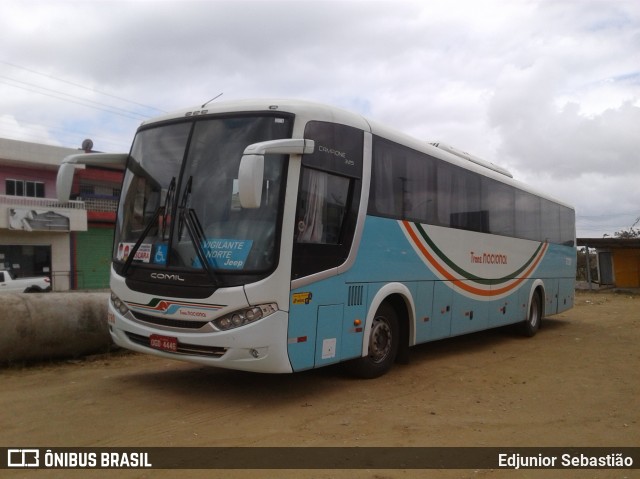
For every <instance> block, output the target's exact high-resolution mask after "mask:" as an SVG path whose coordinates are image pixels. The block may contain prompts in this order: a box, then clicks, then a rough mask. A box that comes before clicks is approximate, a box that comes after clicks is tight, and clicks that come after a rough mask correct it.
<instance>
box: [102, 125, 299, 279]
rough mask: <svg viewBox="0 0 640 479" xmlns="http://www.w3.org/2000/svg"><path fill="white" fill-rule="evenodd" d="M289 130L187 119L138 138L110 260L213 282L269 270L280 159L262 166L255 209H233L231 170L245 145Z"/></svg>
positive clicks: (281, 179) (280, 188)
mask: <svg viewBox="0 0 640 479" xmlns="http://www.w3.org/2000/svg"><path fill="white" fill-rule="evenodd" d="M291 124H292V119H291V118H290V117H287V116H282V115H280V116H267V115H264V116H235V117H214V118H213V119H211V118H210V119H206V120H205V119H198V120H195V119H193V118H191V119H189V121H184V122H180V123H172V124H165V125H162V126H157V127H153V128H148V129H143V130H141V131H140V132H138V134H137V135H136V138H135V140H134V143H133V147H132V150H131V155H130V158H129V161H128V164H127V170H126V174H125V178H124V181H123V190H122V193H121V198H122V200H121V202H120V206H119V210H118V220H117V227H116V238H115V242H114V253H113V256H114V258H113V259H114V261H115V262H116V263H127V260H129V261H128V264H135V265H136V266H141V265H145V264H146V265H152V266H154V267H165V268H179V269H184V268H186V269H191V270H203V269H204V270H206V271H208V272H210V273H211V274H215V276H218V277H219V276H220V275H225V274H230V273H242V274H250V273H259V272H265V271H269V270H271V269H273V268H274V267H275V263H276V258H277V250H276V245H277V240H278V237H279V228H278V224H279V221H278V218H279V213H280V210H281V204H282V202H283V199H284V185H285V175H286V164H287V163H286V162H287V157H286V155H273V156H270V157H269V158H268V160H267V161H265V171H264V183H263V194H262V204H261V206H260V208H255V209H243V208H242V207H241V206H240V202H239V199H238V180H237V178H238V167H239V164H240V159H241V157H242V153H243V151H244V149H245V148H246V147H247V146H248V145H250V144H252V143H257V142H261V141H267V140H276V139H282V138H289V137H290V135H291V129H292V127H291ZM131 254H133V258H130V256H131Z"/></svg>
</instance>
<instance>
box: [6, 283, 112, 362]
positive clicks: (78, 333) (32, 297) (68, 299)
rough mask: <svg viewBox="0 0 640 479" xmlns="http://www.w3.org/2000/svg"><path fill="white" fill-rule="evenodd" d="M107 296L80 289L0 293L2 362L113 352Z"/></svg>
mask: <svg viewBox="0 0 640 479" xmlns="http://www.w3.org/2000/svg"><path fill="white" fill-rule="evenodd" d="M108 297H109V294H108V293H79V292H73V293H47V294H37V293H36V294H23V293H4V294H2V295H0V362H3V363H6V362H11V361H31V360H43V359H55V358H75V357H80V356H83V355H87V354H97V353H102V352H107V351H109V349H111V348H112V347H113V343H112V341H111V337H110V336H109V331H108V327H107V300H108Z"/></svg>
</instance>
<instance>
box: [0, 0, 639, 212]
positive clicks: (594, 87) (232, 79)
mask: <svg viewBox="0 0 640 479" xmlns="http://www.w3.org/2000/svg"><path fill="white" fill-rule="evenodd" d="M0 42H1V44H2V45H3V51H2V54H0V96H1V97H2V98H3V112H2V114H3V115H8V116H9V117H10V118H11V119H12V121H15V122H17V123H18V124H20V125H23V126H24V125H30V126H31V125H33V126H34V127H35V126H37V128H35V130H36V131H40V133H39V134H38V137H40V138H46V140H43V141H46V142H54V143H58V144H63V145H65V146H72V147H76V146H77V145H78V144H79V143H80V142H81V141H82V139H84V138H85V137H92V138H93V139H94V142H95V143H96V146H97V147H100V148H102V149H105V150H107V151H113V150H124V149H126V148H127V147H128V145H129V144H130V142H131V140H132V137H133V134H134V132H135V129H136V128H137V126H138V124H139V122H140V118H141V117H148V116H153V115H155V114H157V110H154V109H152V108H148V107H147V106H142V105H148V106H152V107H155V108H158V109H160V110H165V111H169V110H173V109H177V108H182V107H186V106H189V105H198V104H202V103H204V102H205V101H208V100H209V99H211V98H213V97H214V96H216V95H218V94H219V93H224V95H223V96H222V98H221V100H233V99H240V98H250V97H289V98H304V99H309V100H315V101H320V102H324V103H330V104H334V105H336V106H341V107H344V108H347V109H350V110H355V111H357V112H360V113H362V114H364V115H366V116H367V117H368V118H370V119H371V120H374V121H378V122H381V123H383V124H387V125H389V126H392V127H395V128H397V129H399V130H402V131H404V132H406V133H409V134H411V135H414V136H416V137H418V138H423V139H424V140H425V141H431V140H439V141H444V142H447V143H450V144H453V145H455V146H458V147H460V148H462V149H464V150H466V151H469V152H471V153H474V154H476V155H478V156H480V157H483V158H486V159H487V160H490V161H494V162H496V163H498V164H502V165H504V166H507V167H508V168H510V169H512V170H513V171H514V172H515V173H516V175H517V176H519V177H520V178H521V179H524V180H526V181H527V182H531V183H532V184H534V185H539V186H542V187H543V188H546V187H547V186H548V187H549V189H548V190H546V189H545V191H548V192H553V191H556V189H557V188H559V187H560V188H561V190H562V191H561V192H562V193H564V192H567V193H568V192H571V196H567V197H566V198H564V197H563V199H566V201H567V202H569V203H572V204H576V205H577V206H578V207H579V209H580V210H583V209H584V210H585V211H586V213H588V212H589V211H591V210H590V209H593V208H595V203H596V202H593V201H591V202H590V203H588V204H587V203H586V202H585V198H584V196H585V194H584V190H585V187H584V185H583V183H584V182H592V183H593V182H596V178H599V177H601V178H602V181H597V182H596V183H593V184H597V185H598V190H599V191H603V192H604V191H606V192H607V194H614V195H617V196H618V197H619V202H620V203H624V204H625V205H627V204H628V205H629V208H633V206H631V205H633V202H634V201H636V200H637V197H636V196H633V195H631V194H629V193H628V192H627V191H626V189H625V188H626V186H627V184H626V183H625V182H627V181H628V179H629V178H635V179H637V178H636V176H635V175H637V174H638V173H637V167H635V163H636V162H637V160H635V157H634V155H635V152H637V151H639V148H638V146H640V145H639V144H638V141H639V140H638V139H637V138H636V136H640V135H634V131H635V125H638V124H640V123H639V122H638V120H639V119H640V118H639V111H638V109H639V108H640V68H639V67H638V65H640V3H639V2H637V1H636V0H617V1H616V2H611V1H610V0H584V1H580V2H576V1H571V0H557V1H555V0H554V1H547V0H513V1H509V2H504V1H502V0H484V1H470V0H469V1H465V0H447V1H444V0H430V1H428V2H424V1H418V0H416V1H376V2H369V1H282V0H275V1H222V0H216V1H188V0H187V1H179V2H178V1H176V2H173V1H153V2H149V1H118V2H102V1H97V2H94V1H80V2H51V1H42V2H39V1H30V2H23V1H11V0H9V1H4V2H2V3H1V4H0ZM3 61H4V62H9V63H10V64H14V65H19V66H21V67H26V68H27V69H29V70H32V71H36V72H40V73H43V74H45V76H42V75H35V74H33V73H32V72H30V71H28V70H24V69H22V70H21V69H17V68H15V67H12V66H10V65H9V64H7V63H2V62H3ZM47 75H48V76H49V77H47ZM2 77H8V78H10V79H11V80H7V79H6V78H2ZM57 79H67V80H71V81H72V82H74V83H77V84H79V85H82V86H83V87H85V88H79V87H77V86H74V85H71V84H69V83H62V82H60V81H58V80H57ZM15 80H18V81H22V82H29V83H37V84H38V85H41V86H43V87H46V88H50V89H53V90H55V91H60V92H63V93H66V94H69V95H71V97H66V99H60V98H55V97H53V96H52V95H51V94H50V93H51V92H49V95H47V94H45V92H43V91H42V90H35V91H34V89H32V90H31V91H28V90H25V88H24V87H25V85H24V84H22V85H18V84H16V83H15ZM12 81H13V83H12ZM103 93H108V94H109V95H110V96H107V95H104V94H103ZM116 97H118V98H116ZM78 99H82V100H83V101H85V100H90V101H94V102H100V103H106V104H107V105H109V107H110V108H109V109H107V108H102V107H98V106H97V105H95V104H94V105H93V106H89V105H88V104H87V103H86V102H85V103H83V104H78V102H76V100H78ZM122 99H128V100H130V101H123V100H122ZM218 101H219V100H218ZM132 102H135V103H132ZM113 108H118V109H124V110H133V111H134V112H136V113H137V114H138V115H139V116H136V117H135V119H134V118H128V117H127V116H126V115H123V114H122V112H121V111H120V112H113V111H112V110H113ZM3 125H8V124H7V123H0V135H1V136H10V134H11V129H10V128H7V129H3V128H2V126H3ZM11 128H15V126H12V127H11ZM634 168H635V169H634ZM557 178H561V179H562V180H563V181H564V183H563V184H564V185H566V186H567V187H566V188H564V189H563V188H562V185H559V184H558V183H557ZM569 185H571V187H570V188H569V187H568V186H569ZM581 185H582V187H581ZM615 185H619V187H616V186H615ZM622 185H624V187H623V186H622ZM586 189H588V188H586ZM603 203H607V204H609V202H608V201H606V202H603ZM601 204H602V203H601ZM610 206H611V208H614V207H615V205H614V204H613V203H612V204H611V205H610ZM636 208H638V207H637V206H636ZM593 211H595V210H593ZM612 211H614V210H613V209H612ZM599 214H600V212H599V211H598V212H596V213H594V216H597V215H599ZM639 215H640V211H639Z"/></svg>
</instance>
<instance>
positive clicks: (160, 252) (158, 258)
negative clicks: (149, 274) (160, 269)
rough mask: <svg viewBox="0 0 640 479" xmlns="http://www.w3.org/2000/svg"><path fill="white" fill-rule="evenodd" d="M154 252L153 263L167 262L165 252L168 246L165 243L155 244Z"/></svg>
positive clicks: (163, 263) (164, 263)
mask: <svg viewBox="0 0 640 479" xmlns="http://www.w3.org/2000/svg"><path fill="white" fill-rule="evenodd" d="M155 249H156V251H155V253H154V254H153V264H162V265H166V264H167V252H168V251H169V246H168V245H167V244H165V243H159V244H157V245H155Z"/></svg>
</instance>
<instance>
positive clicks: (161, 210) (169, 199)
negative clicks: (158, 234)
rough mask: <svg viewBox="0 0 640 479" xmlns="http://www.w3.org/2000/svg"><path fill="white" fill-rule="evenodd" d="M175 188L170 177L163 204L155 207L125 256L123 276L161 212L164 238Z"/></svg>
mask: <svg viewBox="0 0 640 479" xmlns="http://www.w3.org/2000/svg"><path fill="white" fill-rule="evenodd" d="M175 189H176V177H175V176H174V177H173V178H171V183H169V189H168V190H167V196H165V199H164V204H163V205H162V206H158V207H157V208H156V211H155V212H154V213H153V217H152V218H151V220H150V221H149V222H148V223H147V224H146V226H145V227H144V230H143V231H142V234H141V235H140V237H139V238H138V241H136V244H135V245H133V248H131V251H130V252H129V256H128V257H127V260H126V261H125V263H124V266H123V267H122V275H123V276H124V275H126V274H127V271H129V268H130V267H131V263H133V258H134V257H135V256H136V253H137V252H138V249H140V246H141V245H142V242H143V241H144V239H145V238H146V237H147V235H148V234H149V231H151V228H152V227H153V225H154V224H155V223H156V221H158V218H160V215H161V214H162V215H163V216H164V218H163V220H162V239H163V240H164V234H165V230H166V224H167V211H168V209H169V208H170V207H171V203H172V197H173V194H174V192H175Z"/></svg>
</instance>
